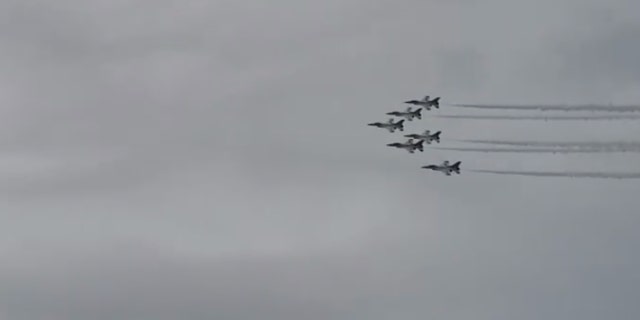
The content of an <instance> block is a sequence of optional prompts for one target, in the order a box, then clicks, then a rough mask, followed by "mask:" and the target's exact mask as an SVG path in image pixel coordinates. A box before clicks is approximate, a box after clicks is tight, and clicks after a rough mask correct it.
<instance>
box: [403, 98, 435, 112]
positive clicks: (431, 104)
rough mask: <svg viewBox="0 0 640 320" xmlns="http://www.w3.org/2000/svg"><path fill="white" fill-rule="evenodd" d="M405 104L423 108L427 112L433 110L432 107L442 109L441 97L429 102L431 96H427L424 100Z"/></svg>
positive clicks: (410, 101)
mask: <svg viewBox="0 0 640 320" xmlns="http://www.w3.org/2000/svg"><path fill="white" fill-rule="evenodd" d="M404 103H408V104H412V105H416V106H423V107H424V108H425V109H427V110H431V107H435V108H436V109H440V97H436V98H433V100H429V96H425V97H424V98H423V99H422V100H409V101H405V102H404Z"/></svg>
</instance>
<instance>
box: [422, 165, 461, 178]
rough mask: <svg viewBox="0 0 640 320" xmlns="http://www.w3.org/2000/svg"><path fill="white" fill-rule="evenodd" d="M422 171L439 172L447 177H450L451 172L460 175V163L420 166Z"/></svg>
mask: <svg viewBox="0 0 640 320" xmlns="http://www.w3.org/2000/svg"><path fill="white" fill-rule="evenodd" d="M421 168H423V169H431V170H433V171H440V172H442V173H444V174H446V175H448V176H450V175H451V173H452V172H455V173H457V174H460V161H458V162H456V163H454V164H452V165H450V164H449V161H444V162H443V163H442V165H439V166H438V165H428V166H422V167H421Z"/></svg>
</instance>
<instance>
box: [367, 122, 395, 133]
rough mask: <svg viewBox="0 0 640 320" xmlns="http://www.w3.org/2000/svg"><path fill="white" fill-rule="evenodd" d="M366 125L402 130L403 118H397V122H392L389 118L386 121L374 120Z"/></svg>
mask: <svg viewBox="0 0 640 320" xmlns="http://www.w3.org/2000/svg"><path fill="white" fill-rule="evenodd" d="M367 125H368V126H373V127H378V128H385V129H387V130H389V132H392V133H393V132H395V131H396V130H400V131H404V119H403V120H398V122H395V123H394V122H393V119H389V121H388V122H374V123H369V124H367Z"/></svg>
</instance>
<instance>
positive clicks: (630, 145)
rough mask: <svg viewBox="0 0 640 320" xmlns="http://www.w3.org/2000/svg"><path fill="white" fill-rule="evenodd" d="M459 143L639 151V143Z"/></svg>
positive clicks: (481, 141)
mask: <svg viewBox="0 0 640 320" xmlns="http://www.w3.org/2000/svg"><path fill="white" fill-rule="evenodd" d="M456 141H460V142H469V143H480V144H495V145H504V146H520V147H555V148H588V149H608V150H611V149H614V150H618V149H623V150H627V149H640V142H633V141H613V142H543V141H505V140H456Z"/></svg>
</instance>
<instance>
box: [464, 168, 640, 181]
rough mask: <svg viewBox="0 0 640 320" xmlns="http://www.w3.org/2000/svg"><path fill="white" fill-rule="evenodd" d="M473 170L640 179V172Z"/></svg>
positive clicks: (546, 175) (498, 172)
mask: <svg viewBox="0 0 640 320" xmlns="http://www.w3.org/2000/svg"><path fill="white" fill-rule="evenodd" d="M468 171H471V172H479V173H490V174H502V175H520V176H534V177H567V178H600V179H640V172H638V173H634V172H627V173H625V172H544V171H497V170H468Z"/></svg>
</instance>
